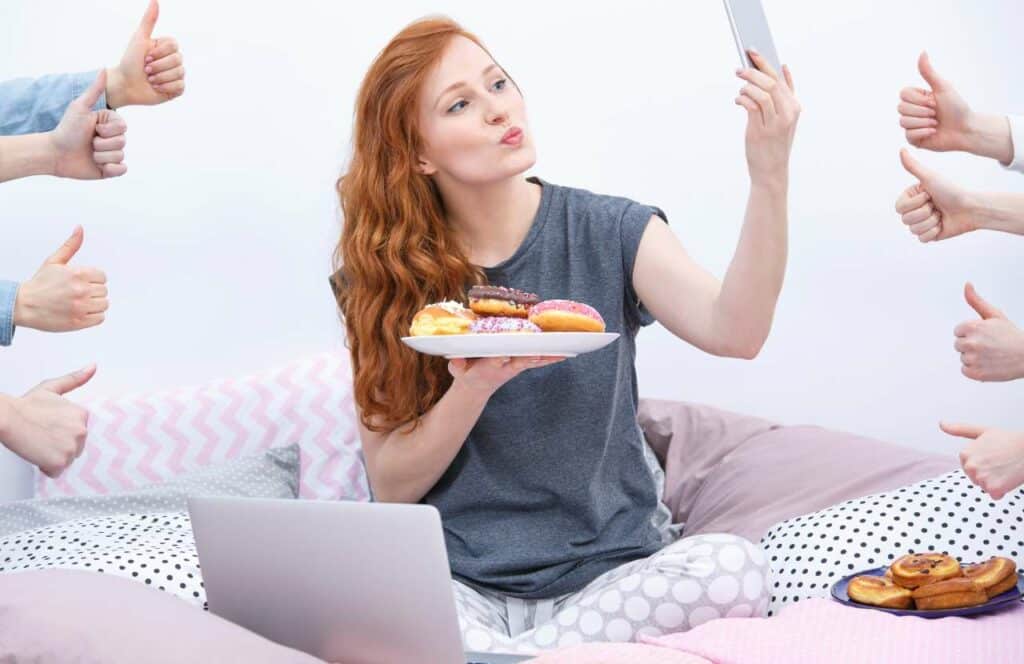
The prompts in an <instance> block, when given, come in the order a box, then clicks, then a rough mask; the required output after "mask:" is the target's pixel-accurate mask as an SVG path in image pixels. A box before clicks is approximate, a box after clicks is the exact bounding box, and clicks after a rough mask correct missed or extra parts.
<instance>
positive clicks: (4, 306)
mask: <svg viewBox="0 0 1024 664" xmlns="http://www.w3.org/2000/svg"><path fill="white" fill-rule="evenodd" d="M17 295H18V282H16V281H3V280H0V346H10V345H11V340H12V339H14V299H15V298H16V297H17Z"/></svg>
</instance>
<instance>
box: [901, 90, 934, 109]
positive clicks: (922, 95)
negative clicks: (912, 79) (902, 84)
mask: <svg viewBox="0 0 1024 664" xmlns="http://www.w3.org/2000/svg"><path fill="white" fill-rule="evenodd" d="M900 99H902V100H903V101H905V102H907V103H910V104H916V105H918V106H927V107H930V108H935V95H933V94H932V93H931V90H925V89H923V88H903V89H902V90H900Z"/></svg>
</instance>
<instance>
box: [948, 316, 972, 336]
mask: <svg viewBox="0 0 1024 664" xmlns="http://www.w3.org/2000/svg"><path fill="white" fill-rule="evenodd" d="M974 324H975V321H973V320H968V321H964V322H963V323H960V324H959V325H957V326H956V327H954V328H953V336H954V337H966V336H968V335H969V334H970V333H971V332H973V331H974Z"/></svg>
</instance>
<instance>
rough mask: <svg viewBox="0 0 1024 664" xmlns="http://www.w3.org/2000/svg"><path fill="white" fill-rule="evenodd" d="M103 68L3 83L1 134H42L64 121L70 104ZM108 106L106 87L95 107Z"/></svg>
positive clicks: (94, 108) (97, 109)
mask: <svg viewBox="0 0 1024 664" xmlns="http://www.w3.org/2000/svg"><path fill="white" fill-rule="evenodd" d="M99 71H100V70H98V69H97V70H95V71H90V72H83V73H81V74H51V75H49V76H42V77H40V78H36V79H32V78H19V79H14V80H11V81H4V82H2V83H0V136H17V135H21V134H38V133H43V132H47V131H51V130H52V129H53V128H54V127H56V126H57V125H58V124H59V123H60V119H61V118H62V117H63V116H64V111H66V110H67V108H68V104H70V103H71V102H72V101H74V99H75V98H76V97H78V96H79V95H81V94H82V93H83V92H85V90H86V88H88V87H89V86H90V85H91V84H92V82H93V81H95V80H96V76H97V75H99ZM106 108H107V94H106V90H104V91H103V92H102V93H101V94H100V98H99V100H97V102H96V104H95V106H93V110H94V111H101V110H104V109H106Z"/></svg>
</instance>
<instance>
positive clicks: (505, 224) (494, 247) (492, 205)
mask: <svg viewBox="0 0 1024 664" xmlns="http://www.w3.org/2000/svg"><path fill="white" fill-rule="evenodd" d="M438 188H439V190H440V191H441V198H442V200H444V207H445V216H446V217H447V219H448V223H449V224H451V226H452V228H453V229H454V230H455V234H456V236H457V237H458V238H459V241H460V243H461V244H462V246H463V249H464V251H465V252H466V255H467V257H468V258H469V260H470V262H472V263H473V264H474V265H479V266H481V267H490V266H492V265H497V264H498V263H500V262H502V261H503V260H505V259H507V258H508V257H510V256H511V255H512V254H514V253H515V251H516V249H518V248H519V245H520V244H522V242H523V239H524V238H525V237H526V234H527V233H528V232H529V231H530V226H531V224H532V223H533V219H534V217H535V216H536V215H537V208H539V207H540V194H541V188H540V186H538V185H536V184H533V183H532V182H527V181H526V180H525V179H524V178H521V177H519V176H516V177H512V178H508V179H506V180H501V181H499V182H494V183H490V184H486V185H478V184H473V185H466V184H463V183H455V182H450V181H449V182H443V183H442V182H441V181H438Z"/></svg>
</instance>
